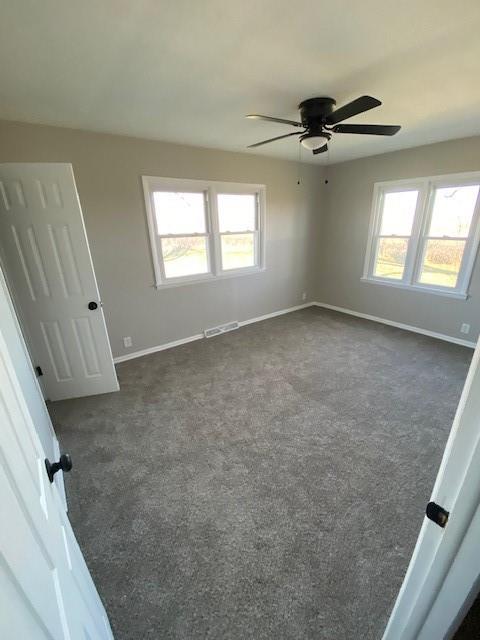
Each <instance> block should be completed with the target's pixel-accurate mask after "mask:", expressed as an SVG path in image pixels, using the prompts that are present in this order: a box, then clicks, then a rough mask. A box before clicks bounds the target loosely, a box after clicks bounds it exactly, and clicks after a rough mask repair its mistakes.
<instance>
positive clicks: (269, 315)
mask: <svg viewBox="0 0 480 640" xmlns="http://www.w3.org/2000/svg"><path fill="white" fill-rule="evenodd" d="M314 305H316V302H306V303H305V304H298V305H297V306H296V307H288V309H280V311H273V312H272V313H266V314H265V315H264V316H258V317H257V318H250V319H249V320H240V321H239V323H238V324H239V325H240V326H241V327H244V326H245V325H247V324H252V323H253V322H261V321H262V320H268V319H269V318H275V317H276V316H283V314H284V313H291V312H292V311H299V310H300V309H306V308H307V307H313V306H314Z"/></svg>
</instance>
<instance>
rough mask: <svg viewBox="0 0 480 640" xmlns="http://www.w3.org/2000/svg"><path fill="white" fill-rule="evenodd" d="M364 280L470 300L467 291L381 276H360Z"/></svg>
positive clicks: (407, 289) (455, 298) (370, 282)
mask: <svg viewBox="0 0 480 640" xmlns="http://www.w3.org/2000/svg"><path fill="white" fill-rule="evenodd" d="M360 280H361V281H362V282H368V283H369V284H380V285H384V286H387V287H394V288H396V289H405V290H406V291H415V292H417V293H418V292H420V293H433V294H434V295H436V296H444V297H446V298H453V299H454V300H468V297H469V296H468V294H467V293H461V292H459V291H445V290H442V289H435V288H434V287H423V286H421V285H415V284H404V283H403V282H391V281H390V280H381V279H380V278H367V277H365V276H363V277H362V278H360Z"/></svg>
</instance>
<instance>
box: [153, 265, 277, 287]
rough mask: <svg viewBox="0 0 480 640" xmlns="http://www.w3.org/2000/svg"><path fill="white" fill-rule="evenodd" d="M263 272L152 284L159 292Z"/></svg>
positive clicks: (241, 271) (234, 272)
mask: <svg viewBox="0 0 480 640" xmlns="http://www.w3.org/2000/svg"><path fill="white" fill-rule="evenodd" d="M264 271H265V267H254V268H251V269H232V271H231V272H225V273H221V274H219V275H211V274H210V275H207V276H203V277H197V278H196V277H193V278H181V279H178V280H173V279H172V280H169V281H167V282H161V283H159V282H157V283H156V284H154V288H155V289H157V291H161V290H162V289H173V288H175V287H185V286H188V285H192V284H195V285H196V284H204V283H206V282H218V281H219V280H229V279H231V278H238V277H244V276H253V275H255V274H257V273H263V272H264Z"/></svg>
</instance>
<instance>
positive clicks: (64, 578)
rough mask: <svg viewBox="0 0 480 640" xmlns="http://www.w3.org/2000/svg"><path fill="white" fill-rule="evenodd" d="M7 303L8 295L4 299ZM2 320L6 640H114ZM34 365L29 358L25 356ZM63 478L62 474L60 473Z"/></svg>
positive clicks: (1, 574)
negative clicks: (51, 474)
mask: <svg viewBox="0 0 480 640" xmlns="http://www.w3.org/2000/svg"><path fill="white" fill-rule="evenodd" d="M0 295H3V294H2V292H1V291H0ZM3 320H4V319H3V318H0V425H1V428H0V511H1V514H0V515H1V526H0V638H5V639H6V638H19V639H22V640H46V639H48V640H94V639H95V640H97V639H98V640H111V639H112V633H111V630H110V625H109V623H108V620H107V616H106V614H105V610H104V608H103V605H102V603H101V601H100V598H99V596H98V594H97V591H96V589H95V586H94V584H93V582H92V579H91V577H90V574H89V572H88V569H87V567H86V565H85V562H84V560H83V557H82V554H81V552H80V550H79V548H78V545H77V543H76V541H75V537H74V535H73V532H72V529H71V527H70V523H69V521H68V519H67V517H66V514H65V512H64V510H63V505H62V502H61V498H60V495H59V493H58V490H57V486H56V482H53V483H52V484H51V483H50V481H49V479H48V476H47V473H46V469H45V452H44V450H43V448H42V446H41V443H40V440H39V438H38V435H37V432H36V430H35V428H34V424H33V421H32V416H31V414H30V412H29V410H28V406H27V403H26V402H25V397H24V394H23V389H22V388H21V386H20V383H19V379H18V377H17V375H16V366H17V363H15V364H14V363H13V361H12V360H11V358H10V355H9V352H8V350H7V346H6V343H5V336H4V332H3V325H4V322H3ZM25 357H26V356H25ZM59 473H61V472H59Z"/></svg>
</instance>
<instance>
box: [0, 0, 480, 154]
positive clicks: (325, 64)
mask: <svg viewBox="0 0 480 640" xmlns="http://www.w3.org/2000/svg"><path fill="white" fill-rule="evenodd" d="M479 27H480V2H479V1H478V0H456V1H455V2H452V0H363V1H362V2H358V1H356V0H328V2H325V1H324V0H295V1H292V0H238V1H235V2H234V1H233V0H163V1H162V0H77V1H75V0H63V1H60V0H41V1H39V0H6V1H5V2H4V3H2V11H1V18H0V118H5V119H10V120H21V121H28V122H41V123H46V124H53V125H61V126H68V127H75V128H80V129H89V130H94V131H104V132H112V133H119V134H128V135H134V136H139V137H145V138H154V139H159V140H166V141H171V142H177V143H182V144H191V145H196V146H203V147H214V148H221V149H229V150H233V151H245V152H247V151H246V149H245V147H246V145H247V144H251V143H253V142H257V141H260V140H263V139H266V138H270V137H273V136H275V135H281V134H282V133H287V132H288V131H289V130H290V129H289V128H288V127H284V126H283V125H279V124H272V123H266V122H260V121H253V120H245V119H244V115H245V114H247V113H252V112H256V113H264V114H269V115H276V116H279V117H284V118H290V119H296V118H297V115H298V114H297V111H296V106H297V104H298V102H299V101H301V100H302V99H305V98H309V97H313V96H322V95H327V96H332V97H334V98H336V100H337V104H338V105H341V104H343V103H345V102H347V101H350V100H351V99H353V98H356V97H358V96H359V95H362V94H369V95H372V96H375V97H377V98H379V99H380V100H382V102H383V105H382V106H381V107H379V108H377V109H375V110H373V111H370V112H369V113H367V114H365V115H364V116H358V117H356V118H353V119H352V120H350V122H371V123H386V124H401V125H402V131H401V132H400V133H399V134H397V135H396V136H394V137H393V138H382V137H377V138H376V137H372V136H353V135H340V134H337V135H336V136H335V139H334V140H333V141H332V143H331V145H330V147H331V150H330V157H329V162H338V161H342V160H347V159H350V158H358V157H361V156H366V155H373V154H377V153H383V152H385V151H390V150H394V149H402V148H405V147H412V146H416V145H422V144H427V143H431V142H436V141H440V140H446V139H449V138H460V137H464V136H470V135H478V134H480V81H479V77H480V75H479V74H480V37H479V35H478V34H479ZM0 144H1V142H0ZM248 153H256V154H265V155H268V156H274V157H280V158H291V159H295V160H296V159H298V144H297V143H296V142H295V139H287V140H283V141H280V142H276V143H273V144H271V145H268V146H266V147H262V148H259V149H255V150H251V151H248ZM325 155H326V154H325ZM325 155H324V156H317V157H313V156H312V155H311V154H310V153H309V152H307V151H306V150H303V151H302V158H301V159H302V160H303V161H313V162H317V163H322V162H325V161H326V157H325Z"/></svg>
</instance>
